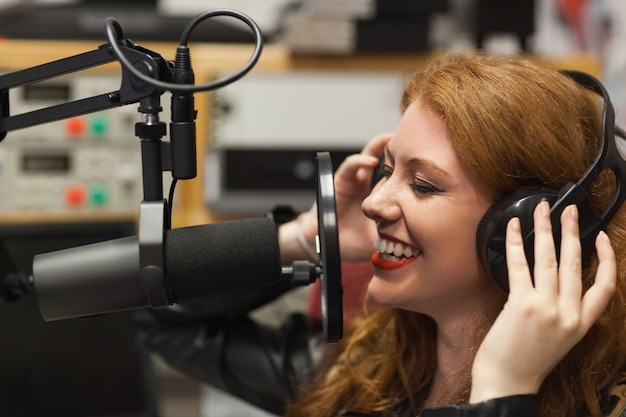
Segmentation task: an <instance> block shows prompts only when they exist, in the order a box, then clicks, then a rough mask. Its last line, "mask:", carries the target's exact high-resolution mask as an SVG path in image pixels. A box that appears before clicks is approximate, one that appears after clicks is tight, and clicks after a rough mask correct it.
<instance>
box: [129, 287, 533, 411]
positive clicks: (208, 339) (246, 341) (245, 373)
mask: <svg viewBox="0 0 626 417" xmlns="http://www.w3.org/2000/svg"><path fill="white" fill-rule="evenodd" d="M236 300H237V301H236ZM242 301H245V296H243V298H242V297H241V296H235V297H234V298H233V299H230V300H229V296H228V295H226V296H224V295H223V296H221V297H220V300H219V301H216V302H215V303H211V302H208V301H207V300H206V299H203V300H198V301H197V302H186V303H185V305H179V306H176V307H175V308H172V309H170V308H168V309H157V310H144V311H140V312H137V314H136V320H137V324H138V325H139V327H140V332H139V335H140V342H141V343H142V344H144V345H145V346H146V347H147V348H148V349H150V350H151V351H153V352H155V353H157V354H159V355H160V356H161V357H162V358H163V359H164V360H165V361H166V362H167V363H168V364H169V365H170V366H172V367H173V368H175V369H177V370H179V371H180V372H182V373H184V374H186V375H188V376H191V377H193V378H196V379H198V380H200V381H202V382H205V383H207V384H210V385H212V386H215V387H217V388H219V389H222V390H224V391H226V392H229V393H230V394H232V395H234V396H236V397H238V398H240V399H242V400H244V401H247V402H249V403H251V404H253V405H255V406H257V407H260V408H262V409H264V410H266V411H269V412H271V413H274V414H276V415H281V414H283V412H284V410H285V407H286V405H287V404H288V403H289V402H290V401H291V400H293V398H294V397H295V394H296V391H295V390H296V389H297V387H298V386H301V384H302V383H303V382H304V381H305V380H308V379H309V378H310V377H311V374H310V373H311V372H312V371H313V370H314V369H315V364H316V359H315V358H316V356H319V353H320V349H323V346H322V345H323V342H320V343H316V342H315V341H316V340H318V339H319V337H316V336H315V335H318V336H319V335H320V332H319V326H318V325H319V323H313V322H311V320H310V319H308V318H307V317H306V316H305V315H302V314H294V315H291V316H290V317H289V318H288V319H287V320H286V321H285V323H284V324H283V325H282V326H280V327H279V328H271V327H268V326H263V325H259V324H258V323H256V322H254V321H253V320H251V319H250V318H248V317H247V316H245V315H243V314H240V313H242V311H243V310H249V308H250V305H247V306H245V308H243V307H242V304H246V303H245V302H243V303H242ZM216 304H219V308H217V309H216V308H215V307H216ZM248 304H250V303H248ZM225 306H231V307H228V308H225ZM232 306H236V307H232ZM216 311H219V312H220V313H219V314H216ZM225 311H226V312H228V313H227V314H225V313H224V312H225ZM535 402H536V401H535V396H533V395H520V396H512V397H505V398H501V399H495V400H491V401H487V402H484V403H480V404H472V405H460V406H450V407H440V408H432V409H425V410H423V411H422V413H421V417H532V416H535V415H536V411H535V408H536V405H535ZM403 414H404V413H403V412H402V411H399V410H390V413H382V414H381V413H375V414H372V413H369V414H368V413H362V412H359V411H356V410H354V411H350V410H346V411H344V412H343V413H342V414H341V415H343V416H346V417H348V416H354V417H357V416H369V417H387V416H402V415H403Z"/></svg>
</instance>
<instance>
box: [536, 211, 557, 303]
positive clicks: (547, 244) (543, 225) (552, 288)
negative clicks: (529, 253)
mask: <svg viewBox="0 0 626 417" xmlns="http://www.w3.org/2000/svg"><path fill="white" fill-rule="evenodd" d="M533 218H534V222H535V228H534V232H535V266H534V268H533V276H534V280H535V288H536V289H537V290H538V291H540V292H542V293H544V294H545V295H547V296H556V294H557V293H558V280H556V279H555V278H556V276H557V271H558V262H557V259H556V249H555V246H554V237H553V235H552V223H551V222H550V205H549V204H548V202H547V201H542V202H541V203H539V204H538V205H537V207H536V208H535V212H534V214H533Z"/></svg>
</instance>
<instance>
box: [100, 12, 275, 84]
mask: <svg viewBox="0 0 626 417" xmlns="http://www.w3.org/2000/svg"><path fill="white" fill-rule="evenodd" d="M215 16H229V17H234V18H237V19H239V20H241V21H243V22H244V23H245V24H246V25H247V26H248V27H249V28H250V29H251V30H252V32H253V33H254V38H255V42H254V51H253V52H252V56H251V57H250V58H249V59H248V61H247V62H246V64H245V65H244V66H242V67H241V68H240V69H239V70H237V71H235V72H233V73H231V74H229V75H227V76H225V77H223V78H219V79H217V80H214V81H211V82H207V83H204V84H200V85H195V84H174V83H168V82H164V81H161V80H157V79H155V78H151V77H148V76H147V75H145V74H143V73H141V72H140V71H139V70H137V69H136V68H135V67H134V66H133V64H132V63H131V62H130V61H129V60H128V59H127V58H126V56H125V55H124V53H123V52H122V50H121V48H120V46H119V44H118V42H117V41H118V40H120V36H121V27H120V25H119V23H118V22H117V20H115V19H114V18H112V17H109V18H107V19H106V20H105V28H106V36H107V41H108V42H109V45H110V46H111V48H112V49H113V52H114V54H115V57H116V58H117V59H118V60H119V61H120V62H121V64H122V65H123V66H124V67H125V68H126V69H127V70H129V71H130V72H131V73H132V74H133V75H134V76H135V77H137V78H139V79H140V80H142V81H144V82H146V83H148V84H150V85H152V86H154V87H156V88H158V89H162V90H167V91H172V92H180V93H193V92H199V91H210V90H215V89H217V88H220V87H223V86H225V85H228V84H230V83H233V82H235V81H237V80H239V79H240V78H241V77H243V76H244V75H246V74H247V73H248V72H249V71H250V70H251V69H252V68H253V67H254V66H255V65H256V63H257V61H258V60H259V58H260V57H261V51H262V50H263V35H262V34H261V29H259V27H258V25H257V24H256V22H255V21H254V20H252V19H251V18H250V17H248V16H247V15H245V14H243V13H241V12H238V11H236V10H231V9H212V10H208V11H206V12H204V13H201V14H199V15H198V16H196V17H195V18H194V19H192V20H191V22H189V24H188V25H187V26H186V27H185V29H184V30H183V33H182V35H181V38H180V42H181V44H180V45H179V47H183V48H186V46H187V42H188V41H189V36H190V34H191V31H192V30H193V28H194V27H195V26H196V25H197V24H198V23H200V22H202V21H203V20H206V19H208V18H211V17H215Z"/></svg>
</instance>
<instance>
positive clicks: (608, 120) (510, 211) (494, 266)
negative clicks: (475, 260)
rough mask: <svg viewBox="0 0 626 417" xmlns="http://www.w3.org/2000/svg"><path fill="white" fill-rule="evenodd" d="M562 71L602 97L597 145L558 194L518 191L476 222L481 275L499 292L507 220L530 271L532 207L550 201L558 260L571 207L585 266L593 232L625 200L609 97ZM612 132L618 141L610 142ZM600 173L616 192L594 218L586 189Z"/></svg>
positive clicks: (586, 78)
mask: <svg viewBox="0 0 626 417" xmlns="http://www.w3.org/2000/svg"><path fill="white" fill-rule="evenodd" d="M563 73H564V74H566V75H568V76H570V77H571V78H572V79H573V80H574V81H576V82H577V83H578V84H579V85H581V86H583V87H585V88H587V89H588V90H591V91H594V92H596V93H597V94H599V95H601V96H602V99H603V106H602V113H603V116H602V118H603V120H602V143H601V145H600V150H599V151H598V154H597V155H596V157H595V159H594V161H593V163H592V164H591V166H590V167H589V168H588V169H587V171H586V172H585V173H584V175H583V176H582V177H581V178H580V179H579V180H578V181H577V182H576V183H568V184H567V185H565V186H564V187H563V188H562V189H561V190H559V191H554V190H551V189H546V188H535V189H527V190H521V191H518V192H516V193H513V194H511V195H508V196H505V197H504V198H502V199H500V200H498V201H496V202H495V203H494V204H493V205H492V206H491V207H490V208H489V210H487V212H486V213H485V215H484V216H483V218H482V219H481V221H480V223H479V225H478V229H477V230H476V248H477V250H478V255H479V257H480V261H481V263H482V265H483V267H484V268H485V270H486V271H487V273H489V275H490V276H491V278H492V279H493V280H494V281H495V282H496V283H497V284H498V285H499V286H500V287H501V288H502V289H504V290H505V291H508V290H509V282H508V273H507V266H506V250H505V235H506V225H507V223H508V221H509V220H510V219H511V218H513V217H518V218H519V219H520V223H521V229H522V237H523V239H524V249H525V252H526V258H527V260H528V266H529V267H530V270H531V271H532V270H533V265H534V235H535V234H534V222H533V212H534V210H535V207H536V206H537V204H539V203H540V202H542V201H544V200H545V201H548V202H549V203H550V208H551V211H550V213H551V214H550V218H551V221H552V231H553V235H554V241H555V245H556V250H557V256H558V252H559V246H560V241H561V222H560V216H561V213H562V212H563V210H564V209H565V207H567V206H568V205H570V204H576V206H577V207H578V211H579V227H580V240H581V245H582V258H583V264H584V265H588V264H589V262H590V260H591V255H592V254H593V251H594V248H595V239H596V236H597V234H598V233H599V232H600V231H601V230H604V229H605V228H606V224H607V223H608V222H609V221H610V220H611V218H612V217H613V216H614V215H615V213H617V211H618V210H619V208H620V207H621V206H622V203H623V202H624V200H626V161H625V160H624V158H622V156H621V155H620V153H619V151H618V148H617V144H616V140H622V139H623V138H625V137H626V135H625V133H624V131H623V130H622V129H620V128H617V127H615V112H614V109H613V105H612V104H611V101H610V99H609V94H608V92H607V91H606V89H605V88H604V86H603V85H602V83H600V81H598V80H597V79H596V78H595V77H593V76H591V75H589V74H586V73H583V72H578V71H563ZM616 134H617V135H618V136H619V137H621V138H622V139H618V138H616V136H615V135H616ZM606 169H609V170H611V171H613V173H614V175H615V178H616V183H617V184H616V191H615V194H614V195H613V198H612V199H611V201H610V202H609V204H608V205H607V207H606V208H605V209H604V212H603V213H601V214H600V215H597V214H596V213H595V212H594V210H593V209H592V208H591V205H590V203H589V199H588V196H587V193H586V190H587V188H588V187H589V186H590V185H591V184H592V183H593V181H594V180H595V179H596V178H597V177H598V175H599V174H600V173H601V172H603V171H604V170H606Z"/></svg>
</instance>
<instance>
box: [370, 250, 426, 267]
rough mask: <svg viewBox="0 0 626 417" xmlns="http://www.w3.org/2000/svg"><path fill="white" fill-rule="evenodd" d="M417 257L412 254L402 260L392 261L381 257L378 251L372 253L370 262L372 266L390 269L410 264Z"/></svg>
mask: <svg viewBox="0 0 626 417" xmlns="http://www.w3.org/2000/svg"><path fill="white" fill-rule="evenodd" d="M417 258H418V257H417V256H412V257H410V258H407V259H404V260H402V261H397V262H393V261H388V260H386V259H383V258H382V257H381V256H380V252H374V253H373V254H372V264H373V265H374V268H378V269H387V270H391V269H398V268H402V267H403V266H406V265H408V264H410V263H411V262H413V261H414V260H416V259H417Z"/></svg>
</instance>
